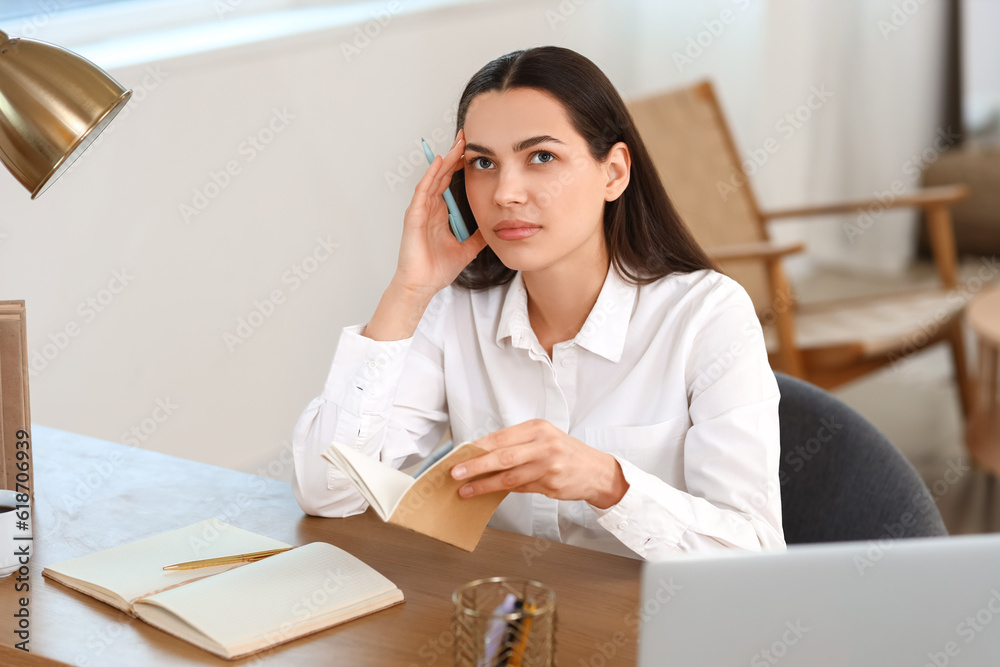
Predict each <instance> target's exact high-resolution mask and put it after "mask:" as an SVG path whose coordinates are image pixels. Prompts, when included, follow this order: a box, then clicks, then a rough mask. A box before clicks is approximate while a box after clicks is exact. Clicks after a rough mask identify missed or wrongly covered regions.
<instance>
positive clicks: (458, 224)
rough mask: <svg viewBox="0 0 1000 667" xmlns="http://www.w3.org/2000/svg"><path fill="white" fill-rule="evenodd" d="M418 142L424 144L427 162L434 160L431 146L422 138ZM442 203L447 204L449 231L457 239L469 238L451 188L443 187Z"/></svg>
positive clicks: (467, 229)
mask: <svg viewBox="0 0 1000 667" xmlns="http://www.w3.org/2000/svg"><path fill="white" fill-rule="evenodd" d="M420 143H421V144H423V146H424V155H426V156H427V164H431V163H432V162H434V151H432V150H431V147H430V146H428V145H427V142H426V141H424V140H423V139H421V140H420ZM444 203H445V204H447V205H448V224H449V225H451V233H452V234H454V235H455V238H457V239H458V240H459V241H464V240H465V239H467V238H469V228H468V227H466V226H465V220H463V219H462V212H461V211H459V210H458V204H456V203H455V198H454V197H453V196H452V195H451V188H445V191H444Z"/></svg>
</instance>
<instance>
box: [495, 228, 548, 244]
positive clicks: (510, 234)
mask: <svg viewBox="0 0 1000 667" xmlns="http://www.w3.org/2000/svg"><path fill="white" fill-rule="evenodd" d="M540 231H542V228H541V227H527V226H525V227H507V228H506V229H498V230H496V231H495V232H493V233H494V234H496V235H497V238H499V239H500V240H502V241H518V240H520V239H526V238H528V237H529V236H534V235H535V234H537V233H538V232H540Z"/></svg>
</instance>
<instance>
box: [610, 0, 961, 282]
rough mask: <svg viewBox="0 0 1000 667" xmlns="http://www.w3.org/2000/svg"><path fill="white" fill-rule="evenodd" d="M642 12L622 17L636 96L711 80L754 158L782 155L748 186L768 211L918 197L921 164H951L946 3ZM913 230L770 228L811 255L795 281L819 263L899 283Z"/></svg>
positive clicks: (800, 262)
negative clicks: (938, 159)
mask: <svg viewBox="0 0 1000 667" xmlns="http://www.w3.org/2000/svg"><path fill="white" fill-rule="evenodd" d="M638 6H639V10H638V11H637V12H636V13H635V15H634V16H630V17H629V19H625V20H632V21H635V26H634V34H635V35H636V46H635V47H634V50H633V51H632V53H631V55H632V57H633V59H634V60H633V61H632V66H633V68H634V71H635V72H637V74H636V75H635V79H634V80H635V81H636V82H637V85H636V90H634V91H633V92H634V93H636V94H639V93H650V92H653V91H655V90H662V89H667V88H672V87H677V86H681V85H686V84H689V83H691V82H693V81H696V80H699V79H703V78H709V79H711V80H712V81H713V82H714V84H715V86H716V91H717V93H718V95H719V97H720V99H721V103H722V105H723V107H724V112H725V113H726V116H727V118H728V120H729V123H730V126H731V127H732V128H733V131H734V134H735V136H736V141H737V144H738V146H739V148H740V149H741V151H742V153H743V156H744V157H748V156H750V154H751V153H752V152H753V151H755V150H757V149H760V148H761V147H763V146H764V145H765V142H767V141H768V140H769V139H773V140H774V141H775V142H776V143H777V146H778V150H777V151H775V152H773V153H771V154H769V155H768V156H767V158H766V161H764V162H763V164H761V165H760V166H759V167H757V168H756V169H755V173H754V174H753V175H752V177H751V183H752V186H753V188H754V191H755V193H756V194H757V197H758V199H759V201H760V203H761V206H762V207H763V208H765V209H777V208H788V207H793V206H801V205H811V204H821V203H831V202H836V201H844V200H848V199H868V198H872V197H873V196H875V195H876V194H881V195H882V196H883V198H885V199H890V198H895V197H898V196H899V192H901V191H912V190H914V189H916V188H918V187H919V175H920V172H919V162H920V159H921V156H923V159H924V160H926V159H929V158H934V157H935V153H936V154H938V155H939V154H940V151H939V150H938V148H941V147H942V145H943V143H944V142H943V140H941V139H939V135H944V136H946V137H947V128H943V127H941V123H940V118H941V115H942V110H943V103H942V101H941V98H940V96H941V91H942V78H943V72H944V68H943V63H944V36H945V25H944V22H943V20H944V16H945V12H944V10H945V3H944V2H943V1H941V0H846V1H843V2H829V1H828V0H714V1H708V2H698V3H693V2H687V1H686V0H684V1H682V0H668V1H667V2H663V1H662V0H640V1H639V3H638ZM609 18H610V17H609ZM713 29H714V31H715V33H713V32H712V30H713ZM706 31H707V32H706ZM708 35H711V36H710V37H709V36H708ZM692 40H700V44H701V45H703V46H702V47H701V49H700V52H699V49H698V48H697V47H694V48H691V43H692ZM689 48H690V49H691V50H689ZM690 54H694V56H695V57H693V58H690V60H689V61H686V60H685V58H687V57H688V55H690ZM810 104H811V105H812V108H810ZM935 142H937V148H935ZM772 145H773V144H772ZM945 148H946V146H945ZM758 155H759V151H758ZM914 156H917V159H916V160H914V159H913V158H914ZM894 188H895V192H894ZM821 220H822V221H821ZM916 225H917V215H916V213H914V212H912V211H890V212H883V213H879V212H878V211H877V210H876V211H873V214H872V215H871V217H870V218H862V219H859V217H858V216H841V217H838V218H824V219H810V220H809V221H808V222H804V221H803V222H798V221H786V222H781V223H773V224H772V227H771V231H772V235H773V236H774V238H775V239H777V240H780V241H783V240H804V241H805V242H806V243H807V247H808V255H807V256H805V257H799V258H796V259H794V260H793V261H791V262H790V263H789V264H788V268H789V270H790V271H791V273H792V275H793V277H794V276H797V275H798V276H801V275H804V274H806V273H808V272H809V271H810V270H811V269H812V268H814V267H815V266H817V265H819V264H824V265H832V266H836V267H844V268H850V269H856V270H862V271H868V272H873V273H895V272H899V271H901V270H903V269H904V268H906V266H907V265H908V264H909V262H910V261H911V260H912V258H913V256H914V254H915V247H916V233H917V226H916Z"/></svg>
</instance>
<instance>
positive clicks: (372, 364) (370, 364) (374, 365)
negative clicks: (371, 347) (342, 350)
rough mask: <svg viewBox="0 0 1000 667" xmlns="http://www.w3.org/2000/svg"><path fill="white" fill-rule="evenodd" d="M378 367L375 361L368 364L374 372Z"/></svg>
mask: <svg viewBox="0 0 1000 667" xmlns="http://www.w3.org/2000/svg"><path fill="white" fill-rule="evenodd" d="M377 365H378V364H376V363H375V362H374V361H369V362H368V368H371V369H372V370H374V369H375V367H376V366H377Z"/></svg>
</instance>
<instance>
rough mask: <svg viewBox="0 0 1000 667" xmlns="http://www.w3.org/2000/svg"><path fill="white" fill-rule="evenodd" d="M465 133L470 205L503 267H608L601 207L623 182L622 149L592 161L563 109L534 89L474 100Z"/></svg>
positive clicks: (621, 188) (537, 268) (515, 89)
mask: <svg viewBox="0 0 1000 667" xmlns="http://www.w3.org/2000/svg"><path fill="white" fill-rule="evenodd" d="M464 130H465V141H466V145H465V157H464V163H465V191H466V195H467V196H468V199H469V205H470V206H471V207H472V212H473V214H474V215H475V216H476V222H477V223H478V224H479V228H480V229H481V230H482V232H483V237H484V238H485V239H486V242H487V243H488V244H489V246H490V247H491V248H492V249H493V251H494V252H495V253H496V254H497V256H498V257H499V258H500V261H502V262H503V263H504V265H505V266H507V267H508V268H511V269H515V270H520V271H537V270H540V269H546V268H549V267H552V266H556V265H559V264H565V262H567V261H569V262H571V263H576V262H584V263H601V264H603V265H604V266H606V262H607V253H606V249H605V246H604V233H603V228H602V227H603V223H602V219H603V212H604V203H605V201H611V200H613V199H615V198H617V197H618V195H620V194H621V191H623V190H624V189H625V185H627V184H628V163H627V149H624V148H618V149H615V148H613V149H612V152H611V154H609V159H608V160H606V161H605V162H604V163H601V162H598V161H596V160H594V158H593V157H592V156H591V155H590V151H589V149H588V147H587V144H586V142H585V141H584V139H583V137H582V136H580V135H579V134H578V133H577V132H576V130H575V129H573V125H572V124H571V123H570V120H569V117H568V115H567V113H566V110H565V109H564V108H563V106H562V104H561V103H560V102H558V101H557V100H556V99H555V98H553V97H551V96H550V95H548V94H547V93H544V92H541V91H539V90H536V89H533V88H514V89H511V90H508V91H506V92H502V93H501V92H496V91H493V92H488V93H482V94H480V95H478V96H476V97H475V98H474V99H473V100H472V102H471V103H470V104H469V108H468V111H467V113H466V117H465V127H464ZM616 146H621V147H624V144H619V145H616ZM622 152H624V155H625V160H624V163H623V162H622V160H621V159H620V158H621V155H622ZM614 156H618V159H616V158H615V157H614ZM622 172H624V184H622V183H621V182H620V181H622V176H623V174H622Z"/></svg>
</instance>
